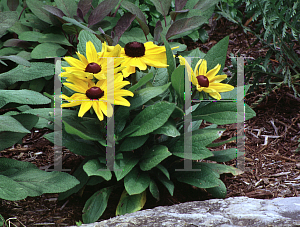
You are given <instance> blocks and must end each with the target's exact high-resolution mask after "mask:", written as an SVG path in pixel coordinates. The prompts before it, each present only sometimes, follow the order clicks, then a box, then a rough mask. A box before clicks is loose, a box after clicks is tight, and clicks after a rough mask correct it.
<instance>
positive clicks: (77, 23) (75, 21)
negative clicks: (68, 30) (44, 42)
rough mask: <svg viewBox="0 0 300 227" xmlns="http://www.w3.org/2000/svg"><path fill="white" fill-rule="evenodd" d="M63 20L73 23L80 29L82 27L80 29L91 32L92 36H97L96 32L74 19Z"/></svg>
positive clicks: (65, 18) (66, 18)
mask: <svg viewBox="0 0 300 227" xmlns="http://www.w3.org/2000/svg"><path fill="white" fill-rule="evenodd" d="M63 19H64V20H65V21H68V22H70V23H72V24H74V25H76V26H78V27H80V28H82V29H84V30H86V31H88V32H91V33H92V34H96V32H94V31H93V30H92V29H90V28H88V27H87V26H84V25H83V24H81V23H79V22H78V21H77V20H75V19H73V18H69V17H63Z"/></svg>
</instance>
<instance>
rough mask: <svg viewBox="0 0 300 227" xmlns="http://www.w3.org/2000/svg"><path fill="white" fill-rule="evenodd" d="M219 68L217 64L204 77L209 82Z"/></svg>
mask: <svg viewBox="0 0 300 227" xmlns="http://www.w3.org/2000/svg"><path fill="white" fill-rule="evenodd" d="M220 68H221V65H220V64H217V65H216V66H215V67H214V68H213V69H211V70H209V71H208V72H207V74H206V77H207V79H208V80H209V81H211V80H212V79H213V78H214V76H215V75H217V73H218V72H219V70H220Z"/></svg>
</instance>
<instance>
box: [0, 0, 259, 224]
mask: <svg viewBox="0 0 300 227" xmlns="http://www.w3.org/2000/svg"><path fill="white" fill-rule="evenodd" d="M216 3H218V1H197V0H188V1H186V0H182V1H179V0H176V1H171V0H167V1H160V0H157V1H154V0H153V1H126V0H123V1H118V0H113V1H111V0H104V1H101V0H100V1H98V0H94V1H92V0H80V1H73V0H55V1H50V0H49V1H43V2H42V1H33V0H27V1H26V4H25V3H24V2H19V1H16V0H14V1H4V0H2V1H1V4H0V6H1V9H2V10H1V12H0V18H3V20H0V21H1V22H0V23H2V26H1V30H0V32H1V33H0V34H1V37H2V38H1V45H2V48H1V49H0V56H2V57H1V58H0V59H1V62H0V63H2V64H4V65H5V64H11V61H13V62H15V63H16V64H18V66H16V67H15V68H13V69H12V70H9V71H7V70H5V72H3V73H1V74H0V108H1V109H0V110H3V114H1V115H0V134H1V137H0V150H2V149H5V148H8V147H10V146H12V145H13V144H15V143H21V139H22V138H23V137H24V136H25V135H26V134H27V133H29V132H30V131H29V130H31V129H32V128H33V127H35V128H44V127H47V128H50V129H52V130H53V128H54V126H53V123H54V117H53V116H54V110H53V106H51V104H50V103H51V100H50V99H49V98H47V97H50V98H52V94H53V86H52V84H53V75H54V64H53V63H52V62H53V59H44V58H47V57H48V58H53V57H60V56H64V55H66V56H71V57H68V58H66V61H67V62H63V63H62V64H63V69H64V70H65V71H66V72H64V73H62V74H61V75H62V82H63V83H64V85H65V86H64V87H63V93H64V96H62V97H63V98H64V99H65V100H67V101H68V102H67V103H64V104H63V105H64V106H65V107H67V106H68V105H69V106H72V107H74V108H72V109H63V110H62V117H63V119H62V120H63V130H62V135H61V137H62V142H63V146H65V147H67V148H68V149H69V150H70V151H71V152H73V153H75V154H78V155H82V156H84V157H85V159H84V160H83V162H82V163H81V164H80V165H79V166H78V168H77V169H76V171H75V172H74V174H73V175H74V177H75V178H76V179H77V180H76V179H75V178H74V177H72V176H70V175H68V174H65V173H58V172H53V173H46V172H44V171H41V170H39V169H37V168H36V167H35V166H34V165H32V164H30V163H23V162H18V161H15V160H10V159H6V158H0V162H1V163H0V177H2V178H3V181H1V182H4V183H3V184H4V186H3V188H4V189H5V191H4V192H3V194H1V196H2V197H1V198H4V199H9V200H16V199H23V198H25V197H26V196H37V195H40V194H42V193H53V192H63V193H61V194H60V196H59V199H60V200H62V199H65V198H67V197H69V196H70V195H72V194H74V193H77V192H79V191H81V192H83V191H84V188H85V186H86V185H93V186H94V187H95V188H97V189H98V191H97V192H96V193H94V194H93V195H92V196H91V197H90V198H89V199H88V200H87V201H86V204H85V207H84V208H83V216H82V219H83V222H84V223H90V222H94V221H96V220H98V219H99V218H100V217H101V215H102V214H103V212H104V211H105V209H106V207H107V202H108V199H109V196H110V194H111V192H112V191H113V190H116V189H117V188H118V189H122V190H123V193H122V195H121V197H120V201H119V204H118V206H117V208H116V214H117V215H121V214H125V213H130V212H135V211H137V210H140V209H142V207H143V206H144V204H145V202H146V194H147V193H148V194H149V193H150V194H151V195H152V196H153V197H154V198H155V199H157V200H159V198H160V191H159V188H160V187H161V186H163V187H166V188H167V190H168V191H169V193H170V194H171V195H173V192H174V182H182V183H187V184H190V185H193V186H196V187H199V188H205V189H206V190H207V191H208V192H210V193H211V194H212V195H213V196H214V197H216V198H224V197H225V195H226V187H225V185H224V183H223V182H222V181H221V180H220V179H219V178H220V174H222V173H232V174H235V175H236V174H239V173H241V171H239V170H238V169H236V168H233V167H231V166H226V165H223V164H218V163H217V162H220V163H222V162H226V161H229V160H232V159H234V158H236V156H239V155H242V154H243V153H241V152H237V151H236V149H227V150H221V151H213V152H211V151H210V150H209V149H208V148H207V147H213V146H216V145H221V144H225V143H226V142H228V141H223V142H221V143H218V144H215V143H213V141H214V140H216V139H217V138H219V137H220V135H221V133H222V131H223V129H220V128H217V126H218V125H223V124H231V123H236V121H237V116H236V112H237V106H236V103H235V102H232V100H234V99H236V98H237V94H236V91H237V89H236V88H235V89H233V87H231V86H229V85H226V86H228V87H230V89H227V90H225V89H224V90H222V89H223V88H224V87H225V85H222V84H221V81H222V80H223V79H224V78H225V77H226V76H225V77H224V75H221V74H222V69H223V68H224V65H225V59H226V53H227V46H228V41H229V39H228V37H226V38H224V39H223V40H221V41H220V42H219V43H217V44H216V45H215V46H214V47H212V48H211V49H210V50H209V52H208V53H207V54H205V53H202V52H201V51H199V49H195V50H192V51H185V50H186V46H185V45H183V44H180V43H177V42H172V41H176V40H179V38H187V37H189V38H192V39H194V40H197V39H200V40H205V37H207V35H205V31H204V30H201V26H202V25H203V24H204V23H207V22H208V19H209V18H210V17H211V15H212V14H213V12H214V7H215V4H216ZM229 4H230V3H229ZM141 9H149V10H145V12H146V14H144V12H142V10H141ZM154 9H155V10H154ZM90 43H92V44H93V46H94V48H93V47H92V45H91V44H90ZM159 44H160V45H161V44H164V46H157V45H159ZM175 47H176V48H175ZM126 49H127V50H126ZM132 49H133V50H132ZM86 50H87V51H86ZM76 51H78V53H77V57H78V59H77V57H76V56H75V55H74V53H75V52H76ZM155 51H157V52H159V53H160V54H157V56H160V57H159V59H155V58H153V56H154V55H155V54H154V53H155ZM149 53H150V54H149ZM177 53H180V55H181V56H182V57H194V58H193V59H192V61H191V65H189V66H190V68H191V69H193V70H194V69H195V70H194V71H193V72H195V73H196V72H197V73H202V72H203V75H194V76H193V78H194V79H193V81H192V82H193V90H192V92H193V98H194V99H198V100H203V99H208V100H211V102H204V101H202V102H201V103H198V104H196V105H193V106H192V117H193V124H192V131H193V132H192V137H191V141H192V144H191V149H192V157H191V158H190V160H192V161H193V168H194V169H201V171H187V172H177V171H175V169H182V168H183V160H184V158H185V156H184V150H183V147H184V139H183V138H184V136H183V135H184V128H183V126H184V121H183V120H184V115H185V113H184V100H185V99H184V97H185V94H184V75H185V67H184V65H179V66H176V61H175V58H174V56H173V54H177ZM149 55H152V57H151V58H147V57H146V56H149ZM161 55H162V56H161ZM111 56H113V57H119V56H122V57H125V61H124V62H126V61H128V62H127V63H124V62H121V61H119V62H118V61H115V64H116V65H114V69H117V70H116V71H115V72H114V74H115V76H114V78H107V77H106V72H107V71H105V70H108V69H105V67H107V66H105V63H104V62H103V61H100V60H99V59H98V58H99V57H104V58H105V57H111ZM128 56H129V57H130V58H127V59H126V57H128ZM74 57H76V59H75V58H74ZM42 59H43V60H42ZM70 59H71V60H70ZM74 59H75V60H74ZM149 59H150V60H149ZM200 59H204V60H205V61H204V60H203V61H202V63H201V61H199V60H200ZM8 60H10V62H8ZM68 60H69V61H68ZM158 60H159V61H160V63H161V65H160V66H161V67H158V66H159V65H157V64H158V63H157V62H158ZM41 61H43V62H41ZM129 61H130V63H129ZM203 62H207V65H206V67H205V66H204V63H203ZM68 63H69V64H70V65H69V64H68ZM200 63H201V65H200ZM144 64H146V65H147V66H148V67H146V68H145V67H144ZM218 65H219V66H218ZM14 66H15V65H14ZM70 66H72V67H70ZM79 66H80V67H79ZM129 66H134V71H132V69H131V70H128V69H126V68H125V67H129ZM216 66H217V68H215V67H216ZM166 67H167V68H166ZM68 69H69V71H68ZM78 69H79V70H78ZM80 70H81V71H80ZM126 70H127V74H128V75H126V74H125V72H126ZM121 71H122V73H121ZM212 72H213V73H212ZM120 73H121V77H122V78H121V79H120V76H119V75H118V74H120ZM130 74H131V75H130ZM129 75H130V76H129ZM127 76H128V77H127ZM123 77H125V78H123ZM74 78H75V79H74ZM195 78H196V79H195ZM112 79H113V80H114V81H115V82H117V83H115V86H117V87H115V90H117V95H116V94H115V96H114V98H113V99H114V100H113V102H111V104H114V105H115V106H114V109H113V110H112V109H111V108H110V105H109V104H110V103H106V105H105V104H104V105H103V103H101V102H100V101H101V97H105V95H108V94H105V92H106V91H107V90H105V89H107V87H106V86H108V85H107V84H106V81H109V80H112ZM123 80H124V81H123ZM125 81H126V82H125ZM218 83H220V84H218ZM199 86H200V87H199ZM201 86H202V87H205V89H202V88H201ZM214 86H215V87H214ZM218 86H219V87H218ZM248 88H249V87H247V89H248ZM210 89H211V90H210ZM213 89H214V90H213ZM231 89H233V90H231ZM247 89H246V90H247ZM229 90H231V91H229ZM84 91H85V92H84ZM199 91H200V92H199ZM222 91H223V92H225V91H226V93H222ZM41 93H43V94H44V95H46V96H47V97H45V96H44V95H42V94H41ZM207 93H208V94H210V96H211V97H217V98H219V95H220V96H221V97H222V98H225V99H228V102H212V101H214V99H213V98H211V97H210V96H207ZM219 93H221V94H219ZM78 94H80V95H78ZM103 94H104V96H103ZM132 94H133V97H131V96H132ZM123 96H125V97H123ZM82 99H86V100H87V102H84V101H82ZM99 100H100V101H99ZM105 100H106V97H105V98H104V101H105ZM108 100H109V98H108ZM128 104H129V105H128ZM35 105H44V108H35ZM89 110H90V111H89ZM111 111H113V113H114V120H115V143H116V147H115V150H116V153H115V157H114V158H115V163H114V167H115V169H116V170H113V171H98V170H99V169H106V168H107V166H106V164H107V162H106V146H107V141H106V140H107V138H106V137H107V136H106V134H107V131H106V116H111V113H112V112H111ZM245 111H246V112H245V114H246V115H245V118H246V120H247V119H249V118H251V117H253V116H255V112H254V111H253V110H252V109H251V108H250V107H249V106H248V105H245ZM102 114H103V115H102ZM102 119H104V120H102ZM203 121H207V122H210V123H213V125H211V126H209V127H206V128H203V129H199V127H200V125H201V123H202V122H203ZM55 133H58V132H55ZM44 137H45V138H47V139H48V140H50V141H52V142H54V133H50V134H47V135H45V136H44ZM118 170H122V171H118ZM35 177H37V178H38V183H37V184H34V182H32V179H34V178H35ZM62 178H63V179H64V181H62ZM23 180H26V181H27V182H30V183H28V184H25V183H23ZM78 182H80V183H78ZM63 183H64V184H63ZM43 184H44V185H43ZM7 185H8V186H9V187H13V186H15V190H14V191H11V192H10V191H9V190H8V189H7ZM42 186H44V187H42ZM19 189H22V191H23V192H22V193H21V194H20V193H19V192H18V190H19ZM30 189H32V190H30ZM9 193H10V194H9Z"/></svg>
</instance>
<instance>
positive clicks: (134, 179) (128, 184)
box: [124, 167, 150, 195]
mask: <svg viewBox="0 0 300 227" xmlns="http://www.w3.org/2000/svg"><path fill="white" fill-rule="evenodd" d="M149 184H150V177H149V174H148V173H147V172H144V171H141V170H140V169H139V168H138V167H134V168H133V169H132V170H131V171H130V173H128V174H127V175H126V176H125V178H124V185H125V189H126V191H127V192H128V194H129V195H135V194H140V193H142V192H143V191H145V190H146V189H147V188H148V186H149Z"/></svg>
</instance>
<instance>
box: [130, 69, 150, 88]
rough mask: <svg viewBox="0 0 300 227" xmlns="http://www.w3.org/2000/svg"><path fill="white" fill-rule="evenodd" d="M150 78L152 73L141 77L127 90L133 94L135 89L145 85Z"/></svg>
mask: <svg viewBox="0 0 300 227" xmlns="http://www.w3.org/2000/svg"><path fill="white" fill-rule="evenodd" d="M152 78H153V73H148V74H147V75H146V76H143V77H142V78H141V79H140V80H139V81H138V82H137V83H136V84H135V85H133V86H131V87H130V88H129V89H128V90H129V91H132V92H134V91H135V90H136V89H138V88H139V87H141V86H143V85H144V84H146V83H147V82H148V81H149V80H151V79H152Z"/></svg>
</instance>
